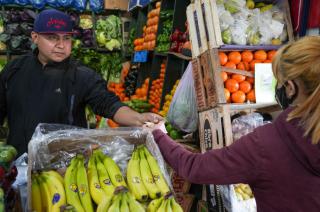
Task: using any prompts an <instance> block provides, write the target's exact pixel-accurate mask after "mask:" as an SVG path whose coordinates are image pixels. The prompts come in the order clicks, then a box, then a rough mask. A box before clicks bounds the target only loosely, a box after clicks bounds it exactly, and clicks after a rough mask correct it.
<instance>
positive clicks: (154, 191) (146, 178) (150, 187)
mask: <svg viewBox="0 0 320 212" xmlns="http://www.w3.org/2000/svg"><path fill="white" fill-rule="evenodd" d="M139 154H140V173H141V178H142V182H143V184H144V186H145V188H146V189H147V191H148V194H149V197H150V198H151V199H156V198H158V197H160V196H161V191H160V190H159V188H158V187H157V185H156V184H155V182H154V179H153V176H152V173H151V170H150V167H149V164H148V161H147V159H146V157H145V155H144V151H143V150H141V149H139Z"/></svg>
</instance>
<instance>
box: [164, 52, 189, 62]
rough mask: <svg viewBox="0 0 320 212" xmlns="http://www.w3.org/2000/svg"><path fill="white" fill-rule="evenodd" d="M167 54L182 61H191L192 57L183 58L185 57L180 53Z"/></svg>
mask: <svg viewBox="0 0 320 212" xmlns="http://www.w3.org/2000/svg"><path fill="white" fill-rule="evenodd" d="M168 54H170V55H174V56H176V57H178V58H180V59H183V60H192V57H188V56H185V55H183V54H181V53H176V52H168Z"/></svg>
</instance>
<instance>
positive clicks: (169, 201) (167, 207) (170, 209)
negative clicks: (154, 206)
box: [166, 198, 172, 212]
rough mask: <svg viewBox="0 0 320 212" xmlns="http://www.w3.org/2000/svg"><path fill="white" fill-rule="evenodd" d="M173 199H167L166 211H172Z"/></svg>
mask: <svg viewBox="0 0 320 212" xmlns="http://www.w3.org/2000/svg"><path fill="white" fill-rule="evenodd" d="M171 200H172V198H170V199H167V200H166V201H167V204H166V212H172V208H171Z"/></svg>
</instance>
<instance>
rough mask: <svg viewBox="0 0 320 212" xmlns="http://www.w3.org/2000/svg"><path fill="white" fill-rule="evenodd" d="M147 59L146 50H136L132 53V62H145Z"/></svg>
mask: <svg viewBox="0 0 320 212" xmlns="http://www.w3.org/2000/svg"><path fill="white" fill-rule="evenodd" d="M147 60H148V51H138V52H135V53H134V57H133V62H135V63H145V62H147Z"/></svg>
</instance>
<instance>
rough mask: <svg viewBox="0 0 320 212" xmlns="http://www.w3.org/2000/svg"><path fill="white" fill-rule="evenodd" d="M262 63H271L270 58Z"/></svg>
mask: <svg viewBox="0 0 320 212" xmlns="http://www.w3.org/2000/svg"><path fill="white" fill-rule="evenodd" d="M263 63H272V60H265V61H263Z"/></svg>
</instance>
